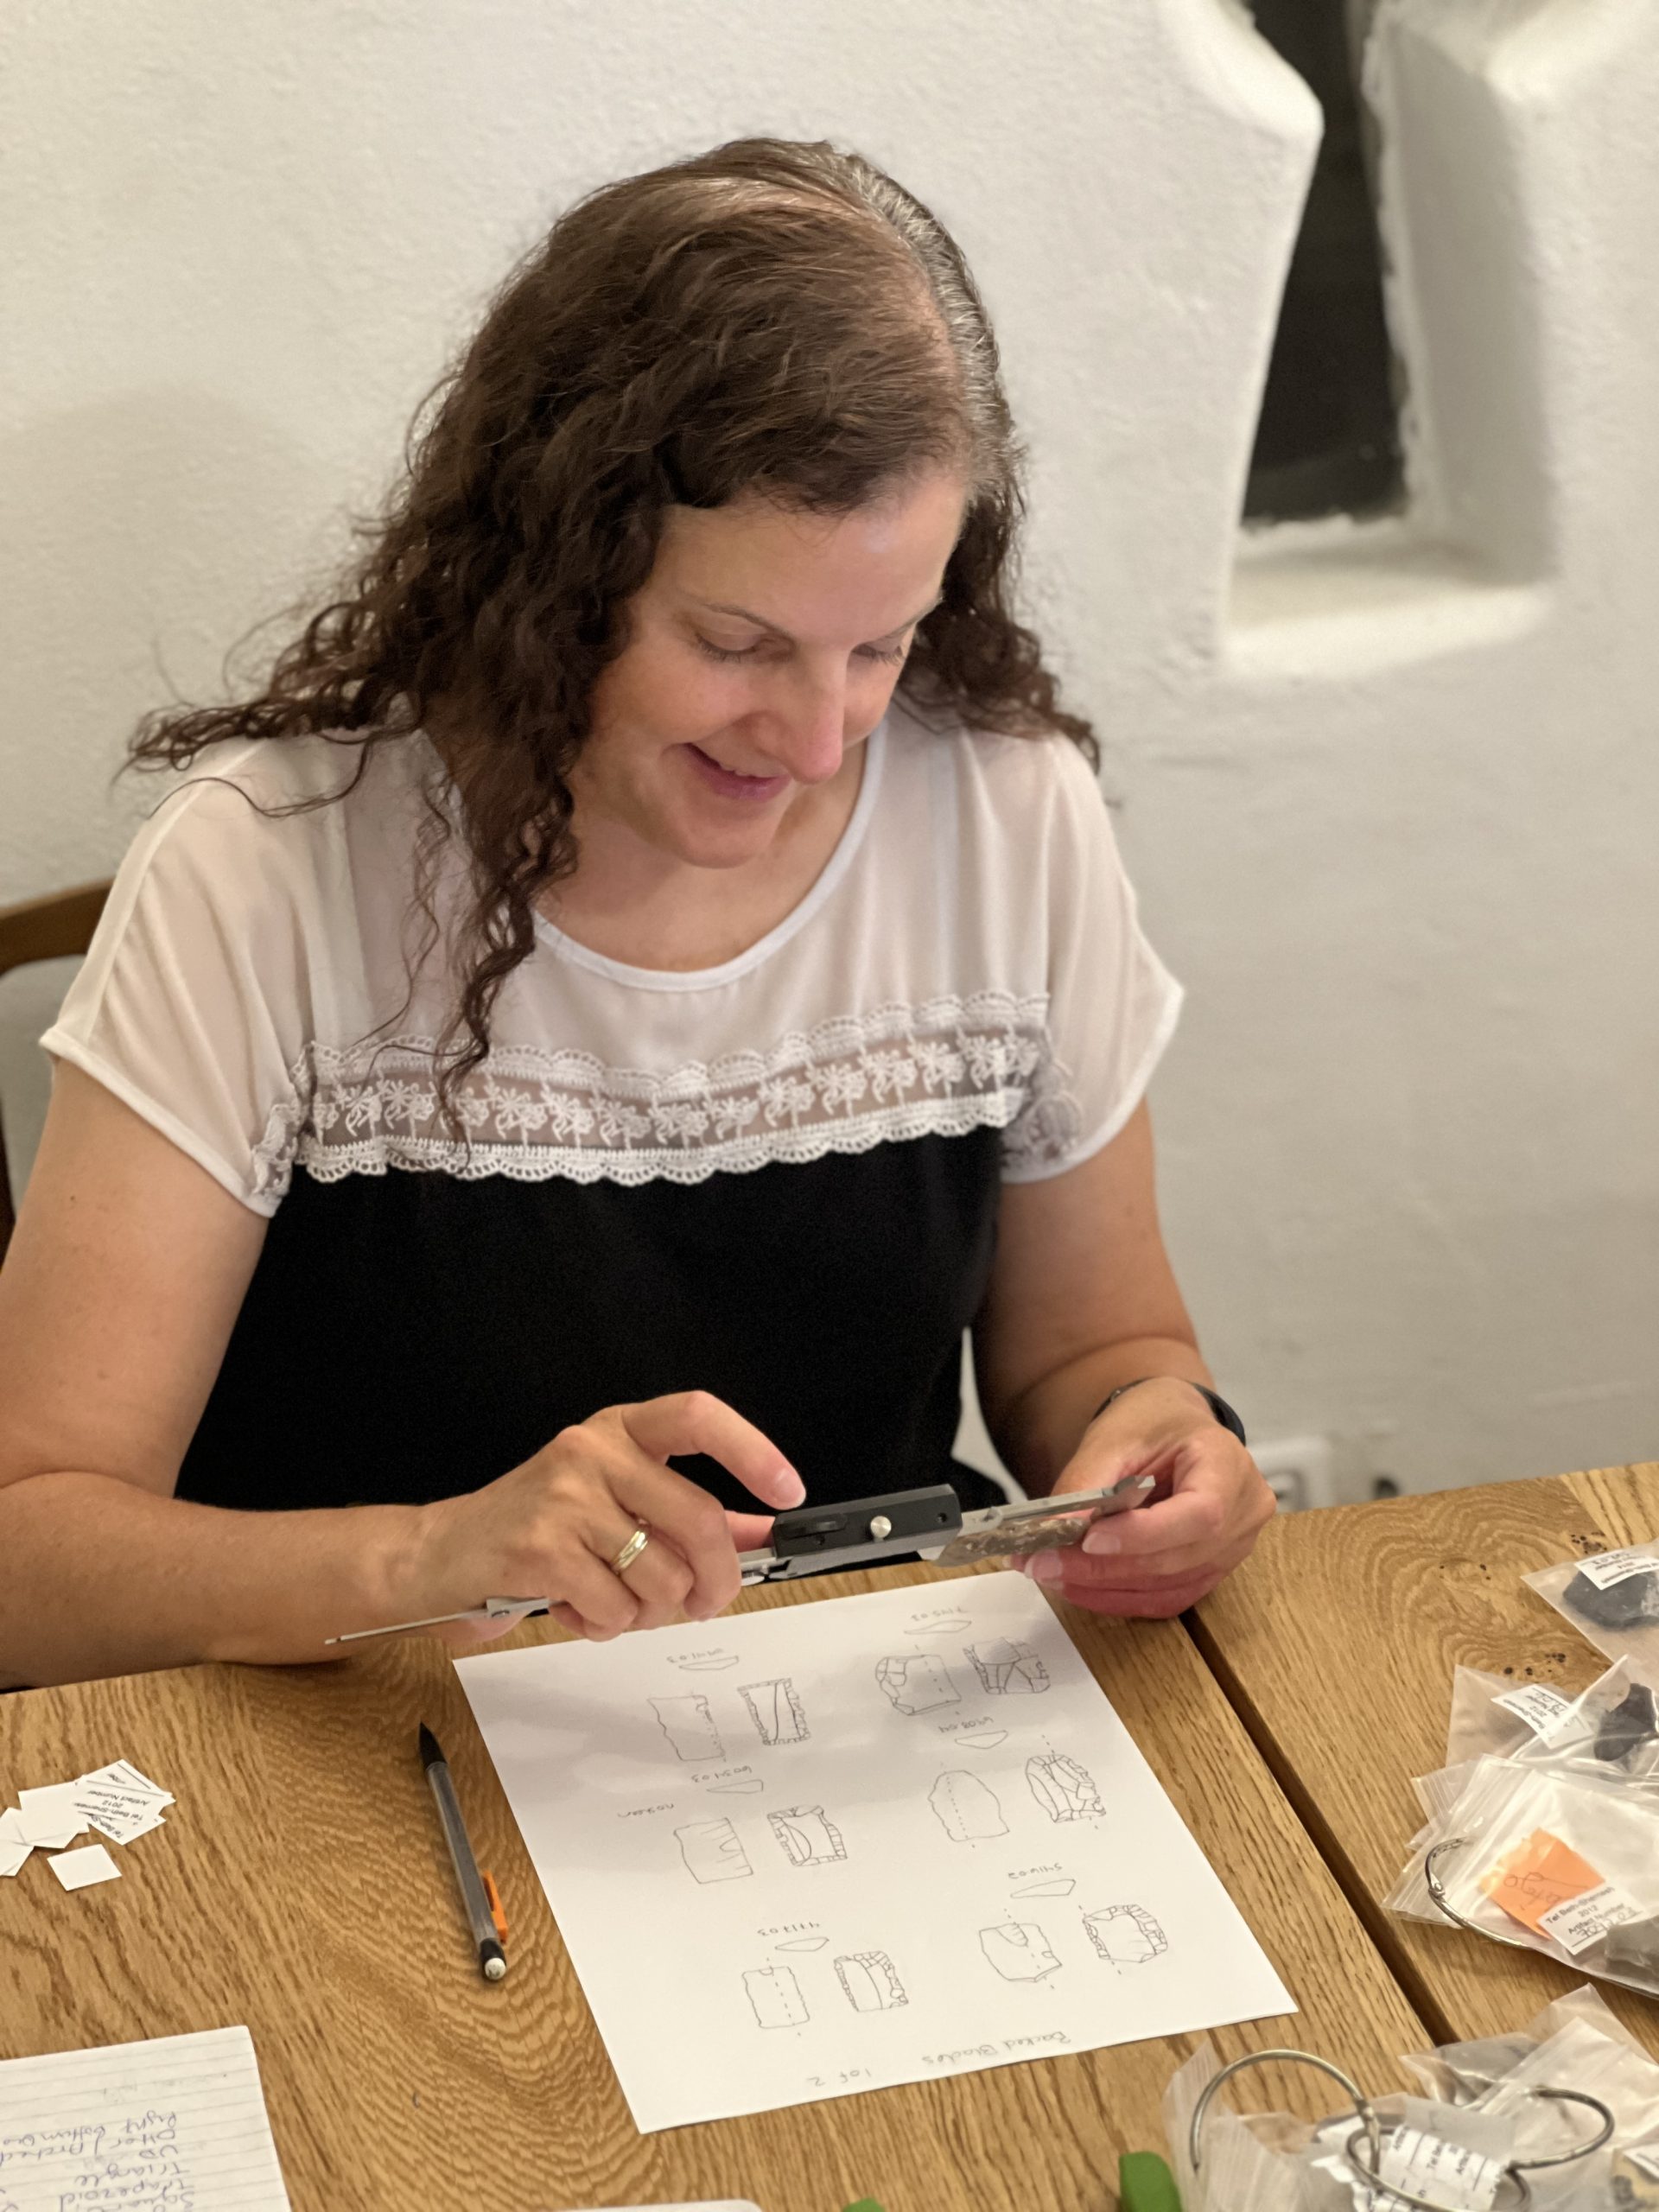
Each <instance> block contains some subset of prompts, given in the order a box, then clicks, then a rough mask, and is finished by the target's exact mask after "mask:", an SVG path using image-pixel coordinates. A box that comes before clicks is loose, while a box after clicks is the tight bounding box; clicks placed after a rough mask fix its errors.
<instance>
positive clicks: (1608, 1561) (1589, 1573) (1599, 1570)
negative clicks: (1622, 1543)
mask: <svg viewBox="0 0 1659 2212" xmlns="http://www.w3.org/2000/svg"><path fill="white" fill-rule="evenodd" d="M1579 1573H1580V1574H1581V1575H1583V1577H1584V1579H1585V1580H1586V1582H1593V1583H1594V1584H1595V1586H1596V1587H1597V1589H1598V1590H1611V1588H1612V1586H1613V1585H1614V1583H1616V1582H1628V1581H1629V1580H1630V1577H1631V1576H1632V1575H1633V1574H1659V1558H1656V1557H1655V1556H1654V1554H1652V1553H1651V1552H1637V1551H1619V1552H1598V1553H1597V1554H1596V1556H1595V1558H1594V1559H1586V1560H1581V1561H1580V1565H1579Z"/></svg>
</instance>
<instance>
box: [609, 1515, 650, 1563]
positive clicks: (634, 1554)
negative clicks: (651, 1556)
mask: <svg viewBox="0 0 1659 2212" xmlns="http://www.w3.org/2000/svg"><path fill="white" fill-rule="evenodd" d="M650 1541H651V1531H650V1529H647V1528H645V1527H643V1526H641V1527H639V1528H638V1529H635V1530H634V1532H633V1534H632V1535H631V1536H630V1537H629V1538H628V1541H627V1542H626V1544H624V1545H623V1547H622V1548H621V1550H620V1552H618V1554H617V1555H616V1557H615V1558H614V1559H613V1560H612V1561H611V1573H613V1574H626V1573H627V1571H628V1569H629V1568H630V1567H632V1565H633V1562H634V1561H635V1560H637V1559H638V1558H639V1554H640V1553H641V1552H642V1551H644V1549H645V1546H646V1545H647V1544H648V1543H649V1542H650Z"/></svg>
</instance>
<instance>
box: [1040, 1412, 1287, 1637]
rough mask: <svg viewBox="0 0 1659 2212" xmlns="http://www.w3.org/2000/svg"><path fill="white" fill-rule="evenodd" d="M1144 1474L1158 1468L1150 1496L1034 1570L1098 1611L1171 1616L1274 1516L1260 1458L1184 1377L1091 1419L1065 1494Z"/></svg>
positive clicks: (1201, 1593) (1047, 1555)
mask: <svg viewBox="0 0 1659 2212" xmlns="http://www.w3.org/2000/svg"><path fill="white" fill-rule="evenodd" d="M1141 1474H1149V1475H1153V1476H1155V1477H1156V1478H1157V1483H1158V1487H1157V1490H1156V1491H1155V1492H1154V1497H1153V1503H1151V1504H1150V1505H1144V1506H1139V1507H1137V1508H1136V1509H1135V1510H1134V1511H1132V1512H1128V1513H1119V1514H1114V1515H1111V1516H1109V1517H1108V1518H1107V1519H1105V1520H1103V1521H1101V1522H1097V1523H1096V1526H1095V1527H1094V1528H1093V1529H1090V1532H1089V1534H1088V1535H1086V1536H1085V1537H1084V1540H1083V1544H1082V1547H1081V1548H1075V1549H1071V1550H1065V1551H1050V1552H1039V1553H1037V1554H1035V1555H1034V1556H1033V1558H1031V1559H1030V1560H1027V1562H1026V1572H1027V1573H1028V1574H1030V1575H1031V1576H1032V1577H1033V1580H1036V1581H1038V1582H1040V1583H1041V1584H1042V1586H1044V1588H1045V1589H1047V1590H1051V1591H1053V1592H1056V1593H1057V1594H1058V1595H1059V1596H1060V1597H1063V1598H1065V1599H1069V1600H1070V1601H1071V1604H1072V1605H1084V1606H1086V1607H1087V1608H1088V1609H1089V1610H1090V1611H1091V1612H1096V1613H1117V1614H1123V1615H1128V1616H1135V1617H1138V1618H1150V1619H1162V1618H1166V1617H1167V1616H1168V1615H1170V1614H1173V1613H1179V1612H1184V1611H1185V1609H1186V1608H1187V1606H1189V1605H1196V1604H1197V1603H1198V1599H1200V1598H1205V1597H1207V1596H1208V1595H1209V1593H1210V1592H1211V1590H1213V1589H1214V1588H1215V1586H1216V1585H1217V1583H1218V1582H1219V1581H1220V1580H1221V1579H1222V1577H1223V1576H1224V1574H1227V1573H1230V1572H1231V1570H1232V1569H1233V1568H1234V1567H1236V1566H1237V1565H1238V1563H1239V1561H1240V1560H1242V1559H1243V1558H1245V1557H1246V1556H1247V1555H1248V1554H1249V1550H1250V1548H1251V1546H1252V1545H1253V1544H1254V1543H1255V1540H1256V1538H1257V1537H1258V1536H1259V1535H1261V1533H1262V1529H1264V1528H1266V1526H1267V1524H1268V1522H1269V1521H1270V1520H1271V1519H1272V1518H1273V1515H1274V1505H1275V1503H1276V1501H1275V1500H1274V1495H1273V1492H1272V1491H1270V1490H1269V1489H1268V1486H1267V1484H1266V1483H1265V1482H1263V1480H1262V1476H1261V1472H1260V1471H1259V1470H1258V1468H1257V1466H1256V1464H1255V1460H1254V1459H1251V1457H1250V1455H1249V1452H1247V1451H1246V1450H1245V1448H1244V1446H1243V1445H1242V1444H1241V1443H1240V1442H1239V1440H1238V1439H1237V1438H1236V1436H1234V1435H1233V1434H1232V1433H1231V1432H1230V1430H1228V1429H1225V1428H1224V1427H1222V1426H1221V1423H1220V1422H1219V1421H1217V1420H1216V1418H1215V1416H1214V1415H1213V1414H1211V1411H1210V1408H1209V1407H1208V1406H1207V1405H1205V1402H1204V1400H1203V1399H1202V1398H1201V1397H1200V1396H1199V1395H1198V1392H1197V1390H1195V1389H1193V1387H1192V1384H1191V1383H1182V1382H1179V1381H1177V1380H1176V1379H1175V1378H1173V1376H1160V1377H1159V1378H1158V1379H1156V1380H1155V1381H1153V1382H1149V1383H1139V1384H1137V1385H1136V1387H1135V1389H1133V1390H1126V1391H1125V1392H1124V1394H1123V1395H1122V1397H1121V1398H1120V1399H1119V1400H1118V1401H1117V1402H1116V1405H1114V1406H1113V1407H1112V1408H1110V1410H1109V1412H1107V1413H1104V1414H1102V1415H1101V1416H1100V1417H1099V1418H1098V1419H1097V1420H1096V1421H1091V1422H1090V1425H1089V1427H1088V1428H1087V1429H1086V1430H1085V1431H1084V1437H1083V1441H1082V1442H1081V1444H1079V1445H1078V1446H1077V1451H1076V1452H1074V1453H1073V1455H1072V1457H1071V1461H1070V1462H1069V1464H1068V1465H1067V1466H1066V1467H1065V1471H1063V1473H1062V1474H1061V1476H1060V1478H1059V1480H1058V1482H1057V1483H1056V1484H1055V1485H1054V1491H1053V1495H1054V1496H1055V1497H1059V1496H1061V1495H1062V1494H1063V1493H1064V1492H1065V1491H1090V1490H1109V1489H1110V1488H1111V1486H1112V1484H1114V1483H1116V1482H1119V1481H1121V1480H1122V1478H1123V1477H1124V1476H1125V1475H1141Z"/></svg>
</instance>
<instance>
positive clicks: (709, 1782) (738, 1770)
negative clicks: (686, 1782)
mask: <svg viewBox="0 0 1659 2212" xmlns="http://www.w3.org/2000/svg"><path fill="white" fill-rule="evenodd" d="M753 1772H754V1769H753V1767H752V1766H716V1767H711V1768H709V1770H708V1771H707V1772H706V1773H702V1772H699V1773H696V1774H694V1775H693V1776H692V1777H691V1779H692V1780H693V1781H694V1782H698V1783H702V1787H703V1788H704V1789H719V1787H720V1785H721V1783H722V1782H741V1780H742V1778H743V1777H744V1776H745V1775H750V1774H753Z"/></svg>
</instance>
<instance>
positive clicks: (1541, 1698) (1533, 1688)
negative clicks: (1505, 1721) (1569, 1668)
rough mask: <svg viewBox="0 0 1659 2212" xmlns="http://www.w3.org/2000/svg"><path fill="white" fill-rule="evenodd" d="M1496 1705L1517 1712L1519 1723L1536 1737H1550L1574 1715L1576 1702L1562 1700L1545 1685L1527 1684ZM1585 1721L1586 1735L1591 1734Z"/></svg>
mask: <svg viewBox="0 0 1659 2212" xmlns="http://www.w3.org/2000/svg"><path fill="white" fill-rule="evenodd" d="M1492 1702H1493V1704H1494V1705H1499V1706H1502V1707H1503V1710H1504V1712H1505V1713H1514V1715H1515V1717H1516V1719H1517V1720H1524V1721H1525V1722H1526V1724H1527V1726H1528V1727H1529V1728H1530V1729H1531V1731H1532V1732H1533V1734H1534V1735H1535V1736H1540V1737H1546V1738H1548V1737H1551V1736H1554V1733H1555V1732H1556V1730H1557V1729H1558V1728H1559V1727H1560V1725H1561V1723H1562V1721H1563V1720H1565V1719H1566V1718H1567V1714H1568V1713H1571V1712H1572V1710H1573V1699H1571V1698H1570V1697H1563V1696H1562V1695H1561V1693H1560V1690H1553V1689H1551V1688H1549V1686H1548V1683H1546V1682H1524V1683H1522V1687H1521V1688H1519V1689H1518V1690H1506V1691H1505V1692H1504V1693H1503V1696H1502V1697H1498V1698H1494V1699H1493V1700H1492ZM1584 1733H1585V1734H1586V1736H1587V1735H1589V1734H1590V1733H1591V1729H1590V1725H1589V1723H1588V1722H1587V1721H1586V1723H1585V1726H1584Z"/></svg>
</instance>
